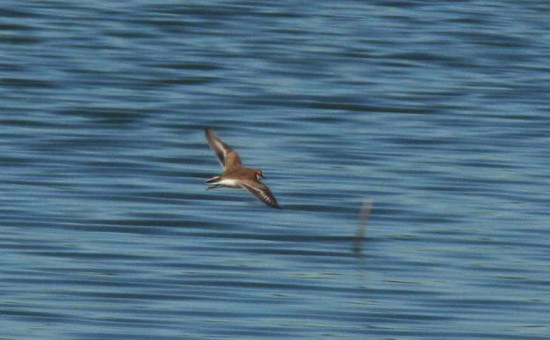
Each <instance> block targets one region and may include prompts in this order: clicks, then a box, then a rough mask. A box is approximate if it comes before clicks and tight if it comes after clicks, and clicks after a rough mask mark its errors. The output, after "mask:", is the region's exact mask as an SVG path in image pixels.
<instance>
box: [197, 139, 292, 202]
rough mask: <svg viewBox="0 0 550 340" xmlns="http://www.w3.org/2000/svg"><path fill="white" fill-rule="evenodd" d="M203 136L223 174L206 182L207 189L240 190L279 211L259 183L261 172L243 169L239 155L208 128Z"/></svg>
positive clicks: (271, 197) (265, 187) (273, 197)
mask: <svg viewBox="0 0 550 340" xmlns="http://www.w3.org/2000/svg"><path fill="white" fill-rule="evenodd" d="M205 134H206V140H207V141H208V145H209V146H210V148H211V149H212V151H214V153H215V154H216V156H217V157H218V160H219V161H220V164H221V166H222V168H223V173H222V174H221V175H220V176H214V177H212V178H210V179H209V180H207V181H206V183H208V184H210V186H209V187H208V189H214V188H217V187H219V186H227V187H232V188H242V189H245V190H247V191H248V192H249V193H251V194H252V195H254V196H256V198H258V199H259V200H260V201H262V202H264V203H265V204H267V205H269V206H270V207H273V208H277V209H281V207H280V206H279V203H278V202H277V199H275V196H273V194H272V193H271V190H269V188H268V187H267V186H266V185H265V184H263V183H262V182H261V181H260V179H261V178H263V173H262V170H260V169H255V168H247V167H245V166H244V165H243V164H242V162H241V158H240V157H239V154H238V153H237V152H235V150H233V149H232V148H231V147H230V146H229V145H227V144H225V143H224V142H223V141H222V140H221V139H220V137H218V135H216V134H215V133H214V131H212V130H211V129H210V128H206V129H205Z"/></svg>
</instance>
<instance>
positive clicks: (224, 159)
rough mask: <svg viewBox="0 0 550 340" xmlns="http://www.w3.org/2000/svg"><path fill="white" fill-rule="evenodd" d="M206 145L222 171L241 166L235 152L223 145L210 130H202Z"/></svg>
mask: <svg viewBox="0 0 550 340" xmlns="http://www.w3.org/2000/svg"><path fill="white" fill-rule="evenodd" d="M204 132H205V134H206V140H207V141H208V145H209V146H210V148H211V149H212V151H214V153H215V154H216V156H217V157H218V160H219V161H220V164H221V165H222V167H223V169H224V170H225V169H227V168H231V167H238V166H241V165H242V163H241V158H240V157H239V154H238V153H237V152H235V150H233V149H231V147H230V146H229V145H227V144H225V143H224V142H223V141H222V140H221V138H220V137H218V135H216V134H215V133H214V131H212V129H210V128H206V129H205V130H204Z"/></svg>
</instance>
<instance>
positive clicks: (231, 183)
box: [212, 179, 240, 187]
mask: <svg viewBox="0 0 550 340" xmlns="http://www.w3.org/2000/svg"><path fill="white" fill-rule="evenodd" d="M212 184H221V185H225V186H228V187H240V185H239V182H237V181H235V180H233V179H222V180H221V181H219V182H215V183H212Z"/></svg>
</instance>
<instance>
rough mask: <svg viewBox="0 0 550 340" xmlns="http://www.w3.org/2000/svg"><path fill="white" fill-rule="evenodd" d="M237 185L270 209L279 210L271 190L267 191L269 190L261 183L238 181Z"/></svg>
mask: <svg viewBox="0 0 550 340" xmlns="http://www.w3.org/2000/svg"><path fill="white" fill-rule="evenodd" d="M239 185H240V186H241V187H242V188H244V189H246V190H247V191H248V192H249V193H251V194H252V195H254V196H256V198H258V199H259V200H260V201H262V202H264V203H265V204H267V205H269V206H270V207H273V208H277V209H281V207H280V206H279V203H278V202H277V199H276V198H275V196H273V194H272V193H271V190H269V188H268V187H267V186H265V185H263V184H262V183H258V182H252V181H239Z"/></svg>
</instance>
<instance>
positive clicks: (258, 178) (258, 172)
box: [256, 169, 265, 181]
mask: <svg viewBox="0 0 550 340" xmlns="http://www.w3.org/2000/svg"><path fill="white" fill-rule="evenodd" d="M262 178H265V177H264V173H263V172H262V170H260V169H258V170H256V179H257V180H258V181H259V180H261V179H262Z"/></svg>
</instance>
